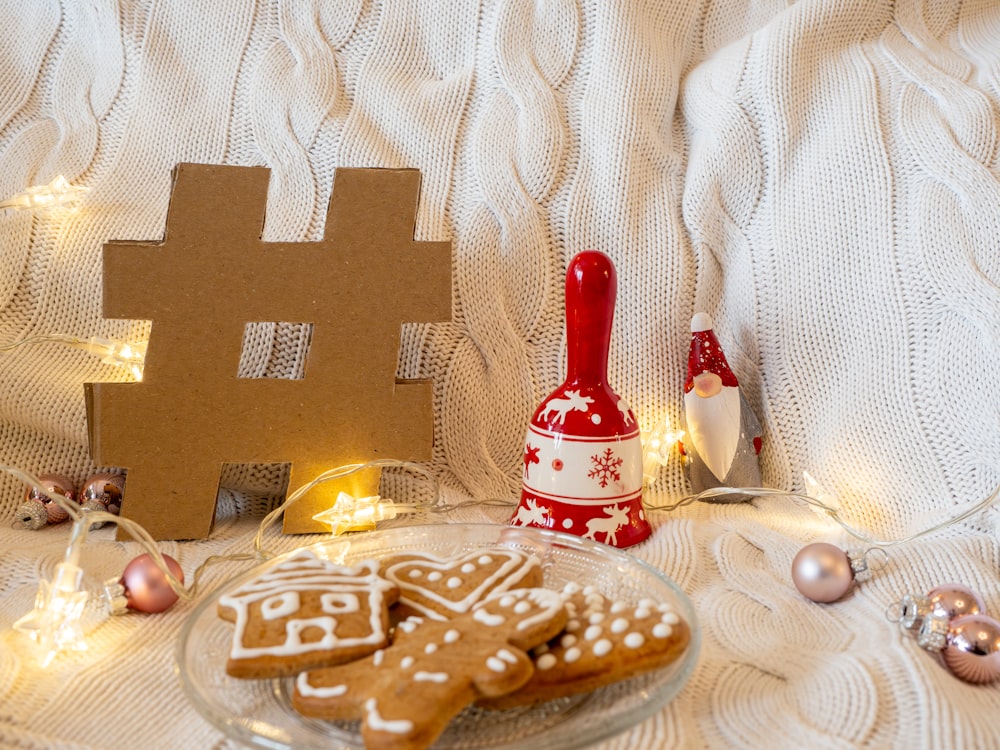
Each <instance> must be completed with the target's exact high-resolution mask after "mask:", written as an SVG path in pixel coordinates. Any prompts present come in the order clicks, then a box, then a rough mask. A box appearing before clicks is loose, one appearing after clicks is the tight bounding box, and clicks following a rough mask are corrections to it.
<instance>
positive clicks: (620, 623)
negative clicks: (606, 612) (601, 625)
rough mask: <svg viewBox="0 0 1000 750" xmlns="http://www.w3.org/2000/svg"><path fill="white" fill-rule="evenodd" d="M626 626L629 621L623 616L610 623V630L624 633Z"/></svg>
mask: <svg viewBox="0 0 1000 750" xmlns="http://www.w3.org/2000/svg"><path fill="white" fill-rule="evenodd" d="M628 626H629V621H628V620H626V619H625V618H624V617H619V618H618V619H617V620H615V621H614V622H613V623H611V632H612V633H624V632H625V631H626V630H628Z"/></svg>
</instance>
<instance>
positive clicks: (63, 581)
mask: <svg viewBox="0 0 1000 750" xmlns="http://www.w3.org/2000/svg"><path fill="white" fill-rule="evenodd" d="M82 578H83V570H82V569H81V568H80V567H79V566H78V565H75V564H73V563H71V562H61V563H59V565H58V566H57V567H56V573H55V577H54V578H53V580H52V581H47V580H45V579H44V578H43V579H42V580H40V581H39V585H38V594H37V595H36V596H35V608H34V609H33V610H32V611H31V612H29V613H28V614H26V615H25V616H24V617H22V618H21V619H19V620H18V621H17V622H15V623H14V629H15V630H17V631H19V632H21V633H24V634H26V635H28V636H29V637H31V639H32V640H34V641H35V643H37V644H38V646H39V650H40V657H39V664H40V665H41V666H42V667H43V668H44V667H47V666H49V664H51V663H52V660H53V659H55V657H56V656H58V655H59V653H60V652H62V651H84V650H86V648H87V643H86V641H85V640H84V639H83V628H82V627H81V625H80V618H81V617H82V616H83V608H84V607H85V606H86V604H87V592H86V591H81V590H80V581H81V579H82Z"/></svg>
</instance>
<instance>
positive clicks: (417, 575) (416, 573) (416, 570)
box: [407, 568, 424, 578]
mask: <svg viewBox="0 0 1000 750" xmlns="http://www.w3.org/2000/svg"><path fill="white" fill-rule="evenodd" d="M423 574H424V572H423V571H422V570H420V569H419V568H413V570H411V571H410V572H409V573H407V575H408V576H409V577H410V578H420V576H422V575H423Z"/></svg>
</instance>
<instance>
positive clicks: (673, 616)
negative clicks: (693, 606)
mask: <svg viewBox="0 0 1000 750" xmlns="http://www.w3.org/2000/svg"><path fill="white" fill-rule="evenodd" d="M660 620H661V621H662V622H665V623H667V625H676V624H677V623H679V622H680V621H681V618H680V617H678V616H677V613H676V612H667V613H666V614H665V615H663V617H661V618H660Z"/></svg>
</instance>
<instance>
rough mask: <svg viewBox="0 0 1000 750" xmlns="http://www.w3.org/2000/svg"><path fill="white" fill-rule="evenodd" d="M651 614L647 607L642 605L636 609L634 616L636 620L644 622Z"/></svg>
mask: <svg viewBox="0 0 1000 750" xmlns="http://www.w3.org/2000/svg"><path fill="white" fill-rule="evenodd" d="M651 614H653V613H652V612H650V611H649V608H648V607H643V606H642V605H639V608H638V609H636V611H635V616H636V619H638V620H645V619H646V618H647V617H649V616H650V615H651Z"/></svg>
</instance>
